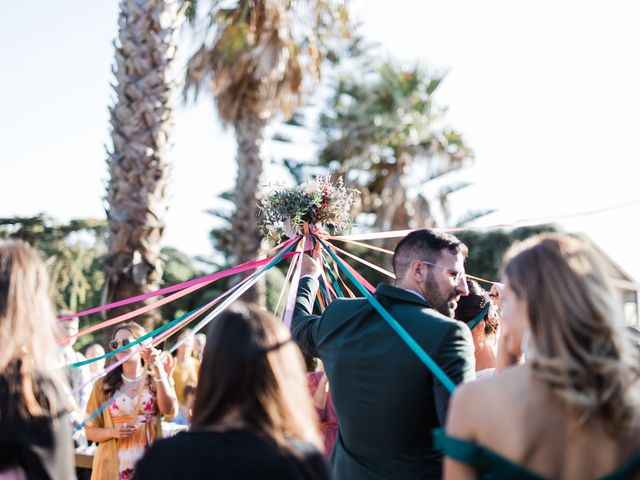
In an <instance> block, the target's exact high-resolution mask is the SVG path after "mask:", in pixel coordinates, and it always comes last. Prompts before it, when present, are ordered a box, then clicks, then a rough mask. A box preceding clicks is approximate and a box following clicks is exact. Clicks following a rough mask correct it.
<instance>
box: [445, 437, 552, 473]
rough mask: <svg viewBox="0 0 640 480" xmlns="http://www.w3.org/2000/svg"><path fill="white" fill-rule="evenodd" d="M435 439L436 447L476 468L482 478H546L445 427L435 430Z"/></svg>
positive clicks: (458, 460) (454, 458)
mask: <svg viewBox="0 0 640 480" xmlns="http://www.w3.org/2000/svg"><path fill="white" fill-rule="evenodd" d="M433 439H434V444H435V446H436V448H438V449H440V450H442V451H443V452H444V454H445V455H446V456H448V457H450V458H452V459H453V460H456V461H457V462H460V463H464V464H466V465H469V466H470V467H473V468H475V469H476V470H477V471H478V476H479V477H480V478H482V479H487V480H497V479H510V480H511V479H513V480H545V478H544V477H541V476H540V475H537V474H535V473H533V472H530V471H529V470H527V469H526V468H523V467H521V466H520V465H517V464H515V463H513V462H512V461H510V460H507V459H506V458H504V457H502V456H500V455H498V454H497V453H495V452H492V451H491V450H489V449H487V448H484V447H482V446H481V445H478V444H476V443H473V442H469V441H467V440H461V439H459V438H454V437H450V436H449V435H447V434H446V433H445V431H444V430H443V429H437V430H434V431H433Z"/></svg>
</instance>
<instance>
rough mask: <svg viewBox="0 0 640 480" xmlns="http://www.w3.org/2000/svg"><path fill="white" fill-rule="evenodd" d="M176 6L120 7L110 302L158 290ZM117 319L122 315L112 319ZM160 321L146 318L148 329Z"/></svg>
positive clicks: (161, 2)
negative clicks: (155, 321)
mask: <svg viewBox="0 0 640 480" xmlns="http://www.w3.org/2000/svg"><path fill="white" fill-rule="evenodd" d="M183 17H184V15H183V12H182V11H181V7H180V2H179V0H122V1H121V2H120V18H119V34H118V39H117V40H116V41H115V42H114V45H115V48H116V54H115V68H114V69H113V73H114V75H115V78H116V83H115V85H114V86H113V88H114V90H115V93H116V104H115V105H114V106H113V107H111V109H110V114H111V138H112V143H113V146H112V148H111V149H110V150H109V151H108V156H109V158H108V160H107V164H108V168H109V175H110V178H109V183H108V186H107V194H106V203H107V206H106V213H107V220H108V229H107V246H108V253H107V255H106V258H105V261H104V264H105V270H106V282H105V295H104V299H105V301H106V302H109V301H113V300H118V299H122V298H126V297H130V296H133V295H136V294H139V293H142V292H147V291H151V290H154V289H157V288H158V286H159V283H160V280H161V277H162V265H161V254H160V249H161V240H162V235H163V231H164V227H165V215H166V211H167V207H168V201H167V184H168V181H169V173H170V168H169V163H168V161H167V158H166V153H167V150H168V146H169V135H170V130H171V126H172V123H171V116H172V111H173V101H172V97H173V95H174V93H175V91H176V84H175V82H174V81H173V80H172V79H171V78H172V77H171V75H172V66H173V63H174V59H175V52H176V42H177V34H178V31H179V27H180V24H181V19H182V18H183ZM113 313H114V314H117V313H118V312H117V311H116V312H113ZM156 318H157V313H156V314H151V315H149V316H147V318H146V320H145V323H146V324H147V326H150V325H152V324H153V322H154V319H156Z"/></svg>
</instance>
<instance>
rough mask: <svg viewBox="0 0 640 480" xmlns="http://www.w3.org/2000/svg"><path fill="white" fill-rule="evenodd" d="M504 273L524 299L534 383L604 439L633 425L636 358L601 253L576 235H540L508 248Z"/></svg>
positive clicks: (639, 363)
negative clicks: (599, 427) (598, 428)
mask: <svg viewBox="0 0 640 480" xmlns="http://www.w3.org/2000/svg"><path fill="white" fill-rule="evenodd" d="M503 273H504V274H505V275H506V277H507V279H508V282H509V285H510V287H511V289H512V290H513V291H514V292H515V294H516V295H517V297H518V298H519V299H525V300H526V302H527V309H528V314H529V320H530V327H531V334H532V338H533V341H534V347H535V354H534V355H533V358H532V359H531V361H530V364H531V366H532V370H533V375H534V376H535V378H537V379H539V380H540V381H542V382H545V383H546V384H547V385H549V386H550V387H551V389H552V391H553V392H554V393H555V394H556V395H557V396H558V397H559V398H560V399H561V401H562V402H563V403H564V404H565V405H566V407H567V409H568V411H569V413H570V414H571V415H572V416H573V417H574V419H575V420H576V421H577V422H578V425H582V424H584V423H586V422H587V421H589V420H591V419H600V420H601V421H602V422H603V424H604V426H605V428H606V430H607V431H608V432H609V434H611V435H616V434H617V433H620V432H621V431H623V430H624V429H626V428H628V427H632V426H634V425H635V424H636V422H637V421H638V412H639V402H638V390H639V388H638V387H640V385H639V382H638V379H639V378H640V355H639V352H638V349H637V348H635V347H634V345H633V343H632V341H631V340H630V338H629V337H628V335H627V330H626V329H625V319H624V314H623V310H622V302H621V299H620V298H619V296H618V295H617V293H616V292H615V290H614V289H613V288H612V285H611V282H610V278H609V275H608V274H607V271H606V267H605V264H604V262H603V260H602V258H601V257H600V255H598V254H597V253H596V252H595V251H594V250H593V248H591V247H590V246H589V245H588V244H586V243H584V242H582V241H580V240H578V239H576V238H572V237H568V236H565V235H559V234H543V235H538V236H535V237H532V238H530V239H528V240H525V241H523V242H521V243H519V244H516V245H514V246H513V247H512V248H511V249H510V250H509V251H508V252H507V254H506V256H505V266H504V269H503Z"/></svg>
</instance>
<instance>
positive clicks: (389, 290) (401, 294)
mask: <svg viewBox="0 0 640 480" xmlns="http://www.w3.org/2000/svg"><path fill="white" fill-rule="evenodd" d="M376 293H377V294H379V295H382V296H384V297H388V298H393V299H395V300H399V301H401V302H407V303H417V304H418V305H423V306H426V307H428V306H429V303H428V302H427V301H426V300H425V299H424V298H423V297H422V295H420V294H419V293H418V292H415V291H413V290H407V289H405V288H401V287H394V286H393V285H388V284H386V283H381V284H380V285H378V288H377V289H376Z"/></svg>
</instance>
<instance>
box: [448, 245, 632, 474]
mask: <svg viewBox="0 0 640 480" xmlns="http://www.w3.org/2000/svg"><path fill="white" fill-rule="evenodd" d="M506 258H507V260H506V264H505V266H504V270H503V278H504V284H505V286H504V292H503V299H502V322H503V323H504V324H505V326H506V327H507V329H506V330H507V333H508V337H506V338H507V340H506V341H505V342H504V345H505V346H506V348H507V349H509V353H510V355H511V356H512V358H519V357H520V356H521V354H522V352H523V351H526V352H527V356H526V357H527V362H526V363H525V364H524V365H515V366H512V367H509V368H507V369H505V370H503V371H501V372H500V373H498V374H496V375H493V376H492V377H490V378H487V379H486V380H484V381H482V382H471V383H468V384H465V385H463V386H461V387H459V388H458V390H457V391H456V393H455V394H454V396H453V399H452V404H451V408H450V410H449V417H448V420H447V433H446V435H445V434H438V435H436V437H437V439H438V440H439V442H440V444H441V445H442V446H443V447H444V450H445V454H446V455H447V459H446V460H445V479H458V480H460V479H463V480H464V479H472V478H496V479H497V478H505V479H507V478H508V479H512V478H513V479H515V478H518V479H537V480H540V479H544V478H550V479H597V478H606V479H607V480H614V479H630V478H640V398H639V394H640V383H639V382H640V355H639V352H638V350H637V349H636V348H634V346H633V344H632V342H630V341H629V338H628V336H627V335H628V333H627V331H626V329H625V325H624V324H625V317H624V312H623V311H622V304H621V302H620V300H619V297H618V295H617V293H616V291H615V290H614V289H613V287H612V285H611V282H610V280H609V276H608V274H607V271H606V268H605V266H604V264H603V261H602V259H601V258H600V257H599V256H598V254H597V253H596V252H595V251H594V250H593V249H592V248H591V247H590V246H589V245H587V244H585V243H583V242H581V241H579V240H577V239H575V238H572V237H568V236H563V235H541V236H538V237H534V238H532V239H529V240H526V241H524V242H522V243H520V244H518V245H516V246H514V247H512V249H511V250H510V251H509V252H508V254H507V257H506ZM487 405H493V406H498V407H499V408H487Z"/></svg>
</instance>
